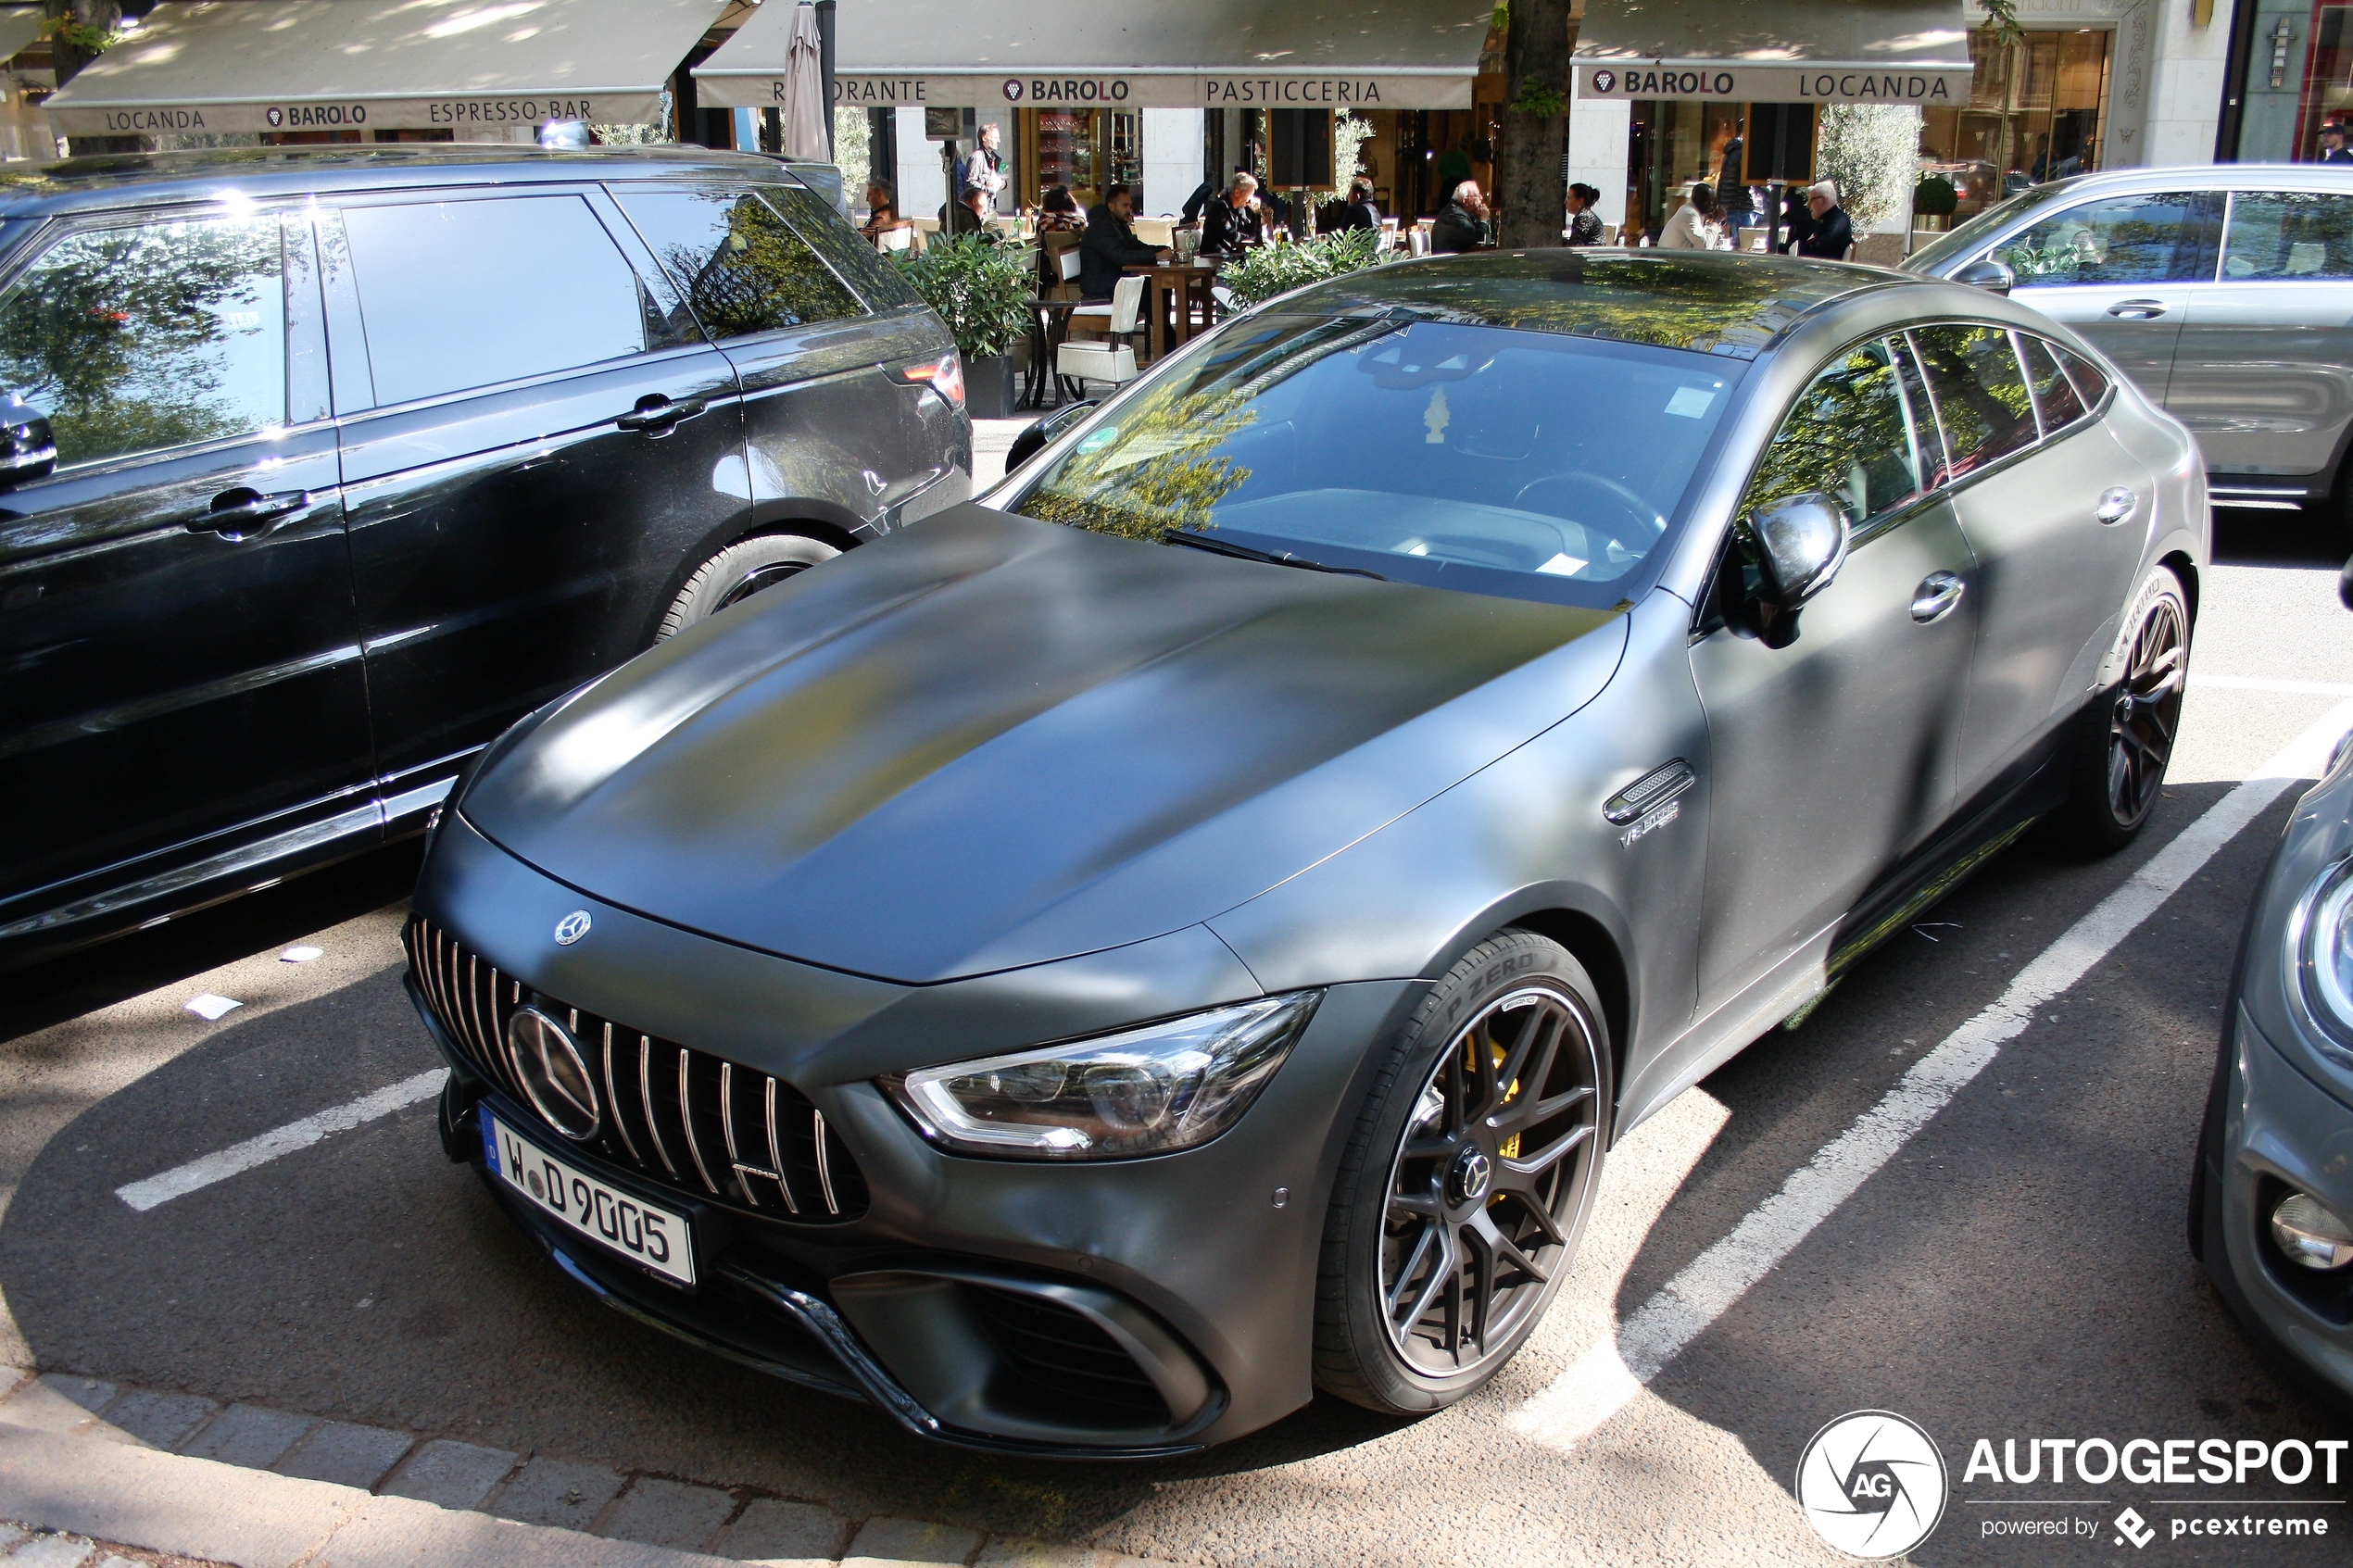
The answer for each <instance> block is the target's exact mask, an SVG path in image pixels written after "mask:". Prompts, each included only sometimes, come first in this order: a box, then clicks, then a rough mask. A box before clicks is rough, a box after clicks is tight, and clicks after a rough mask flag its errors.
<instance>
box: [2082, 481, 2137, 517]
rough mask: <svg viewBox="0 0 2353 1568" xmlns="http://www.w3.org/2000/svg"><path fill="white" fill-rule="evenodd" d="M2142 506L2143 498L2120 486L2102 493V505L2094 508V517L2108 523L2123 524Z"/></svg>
mask: <svg viewBox="0 0 2353 1568" xmlns="http://www.w3.org/2000/svg"><path fill="white" fill-rule="evenodd" d="M2140 504H2141V498H2140V497H2139V496H2138V495H2133V493H2132V492H2131V491H2130V490H2127V489H2125V488H2124V487H2123V486H2122V485H2118V486H2117V487H2116V488H2114V489H2113V490H2103V491H2101V492H2100V504H2099V505H2098V506H2096V507H2094V508H2092V515H2093V516H2094V517H2095V518H2098V519H2099V520H2100V521H2102V522H2106V523H2118V522H2122V521H2124V520H2125V519H2126V518H2128V517H2131V516H2132V515H2133V512H2134V510H2136V509H2137V508H2139V506H2140Z"/></svg>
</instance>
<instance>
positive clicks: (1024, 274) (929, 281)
mask: <svg viewBox="0 0 2353 1568" xmlns="http://www.w3.org/2000/svg"><path fill="white" fill-rule="evenodd" d="M892 259H893V260H894V261H896V262H897V263H898V264H899V270H900V271H902V272H904V273H905V274H906V275H907V281H908V282H911V283H912V284H913V285H914V287H915V292H916V293H917V294H920V295H923V296H924V303H925V304H926V305H928V306H930V307H932V309H933V310H934V311H935V312H936V313H937V315H938V317H939V319H940V320H941V321H943V322H945V323H946V324H947V327H948V332H949V334H950V336H952V337H953V338H954V339H955V340H956V352H957V353H958V354H959V355H960V356H962V357H963V361H964V406H965V407H966V408H969V409H970V410H971V411H972V416H973V418H975V419H976V420H1004V419H1011V418H1012V417H1013V402H1014V395H1013V350H1014V349H1015V348H1016V347H1018V346H1019V345H1021V344H1022V342H1023V341H1024V340H1025V339H1026V338H1027V337H1028V335H1029V332H1030V328H1031V327H1032V325H1033V324H1034V318H1033V317H1032V315H1031V313H1030V307H1029V297H1030V290H1031V286H1032V279H1031V277H1030V273H1029V269H1028V268H1026V267H1025V266H1024V265H1023V264H1022V260H1021V257H1020V255H1019V254H1018V253H1017V252H1015V251H1013V249H1012V248H1010V247H1008V246H1005V245H999V244H998V243H997V242H996V241H994V240H991V239H985V238H983V237H981V236H980V235H978V234H965V235H963V236H962V237H960V238H959V239H957V240H956V241H955V242H954V243H953V244H950V245H938V244H935V245H931V246H930V247H929V248H927V249H926V250H925V252H924V253H923V254H922V255H921V256H916V255H914V254H912V252H908V251H899V252H896V253H894V254H893V257H892Z"/></svg>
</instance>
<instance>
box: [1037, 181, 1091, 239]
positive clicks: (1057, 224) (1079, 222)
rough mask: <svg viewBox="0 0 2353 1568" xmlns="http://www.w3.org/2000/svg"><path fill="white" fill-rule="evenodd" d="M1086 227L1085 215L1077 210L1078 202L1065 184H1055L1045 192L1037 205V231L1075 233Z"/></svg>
mask: <svg viewBox="0 0 2353 1568" xmlns="http://www.w3.org/2000/svg"><path fill="white" fill-rule="evenodd" d="M1086 227H1087V215H1086V214H1085V213H1083V212H1081V211H1079V210H1078V203H1077V201H1076V198H1074V197H1073V196H1072V195H1071V194H1070V187H1069V186H1067V185H1056V186H1055V187H1054V188H1053V189H1052V190H1050V191H1048V192H1047V193H1046V199H1045V200H1044V201H1043V202H1042V203H1040V204H1039V205H1038V232H1039V233H1041V234H1076V233H1077V232H1079V231H1081V230H1083V229H1085V228H1086Z"/></svg>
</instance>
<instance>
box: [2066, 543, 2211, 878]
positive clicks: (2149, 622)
mask: <svg viewBox="0 0 2353 1568" xmlns="http://www.w3.org/2000/svg"><path fill="white" fill-rule="evenodd" d="M2124 624H2125V628H2126V630H2125V633H2124V640H2123V641H2122V643H2121V644H2120V647H2121V649H2122V652H2123V671H2122V673H2121V675H2120V678H2119V680H2118V681H2117V683H2116V684H2115V685H2114V686H2112V687H2110V688H2109V689H2108V694H2107V695H2106V696H2103V697H2102V698H2101V699H2100V700H2099V701H2097V702H2095V703H2094V704H2093V705H2092V707H2091V709H2089V710H2087V711H2086V712H2085V714H2084V716H2083V728H2082V734H2081V735H2080V737H2079V738H2078V740H2077V742H2076V756H2075V765H2074V776H2073V779H2072V782H2071V784H2070V793H2069V797H2068V801H2067V804H2066V805H2065V806H2064V807H2062V808H2060V809H2059V810H2058V811H2057V813H2056V814H2055V815H2054V816H2053V818H2052V820H2051V829H2052V832H2053V834H2055V835H2056V836H2057V838H2058V839H2059V840H2060V841H2061V842H2063V843H2066V844H2069V845H2071V846H2073V847H2077V848H2080V849H2085V850H2089V851H2091V852H2092V853H2094V854H2097V855H2107V854H2111V853H2113V852H2115V851H2116V850H2119V849H2121V848H2123V847H2124V846H2126V845H2127V844H2130V843H2132V842H2133V838H2134V836H2135V835H2137V834H2139V833H2140V831H2141V826H2142V824H2143V823H2145V822H2147V821H2148V818H2149V812H2150V811H2151V810H2152V809H2155V807H2156V805H2157V801H2158V792H2159V791H2160V790H2161V789H2162V787H2163V786H2164V784H2165V769H2166V765H2167V764H2168V763H2170V762H2171V760H2172V759H2173V741H2174V737H2175V736H2176V735H2177V734H2180V732H2181V727H2182V696H2183V687H2184V686H2186V685H2187V684H2188V682H2189V667H2190V614H2189V604H2188V600H2187V597H2186V596H2184V595H2183V591H2182V580H2181V579H2180V578H2179V577H2176V576H2175V575H2174V574H2173V572H2172V570H2171V568H2169V567H2162V566H2160V567H2158V569H2157V570H2156V571H2152V572H2150V573H2149V577H2148V581H2147V582H2146V583H2144V584H2143V585H2142V587H2141V591H2140V593H2139V595H2138V596H2135V597H2134V599H2133V613H2132V615H2131V616H2130V617H2129V618H2128V619H2127V620H2126V621H2125V623H2124Z"/></svg>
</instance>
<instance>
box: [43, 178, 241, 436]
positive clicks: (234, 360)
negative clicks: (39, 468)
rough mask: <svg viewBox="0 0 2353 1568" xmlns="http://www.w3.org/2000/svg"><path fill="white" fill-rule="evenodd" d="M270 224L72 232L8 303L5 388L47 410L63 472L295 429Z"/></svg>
mask: <svg viewBox="0 0 2353 1568" xmlns="http://www.w3.org/2000/svg"><path fill="white" fill-rule="evenodd" d="M278 227H279V225H278V219H277V217H276V216H275V215H274V214H251V215H247V216H245V217H240V218H209V219H191V220H182V221H177V222H169V223H145V224H141V225H139V226H137V227H135V228H123V229H99V230H92V231H88V232H82V233H75V234H68V235H67V236H65V237H64V238H63V239H61V240H59V241H58V242H57V244H56V245H51V246H50V247H49V248H48V249H47V250H46V251H44V252H43V253H42V254H41V256H40V257H38V258H36V259H35V260H34V261H33V263H32V265H31V267H30V268H29V269H28V270H26V271H25V272H24V273H23V274H22V275H20V276H19V278H18V279H17V281H16V282H14V283H12V284H10V285H9V286H8V289H7V291H6V294H5V295H0V383H6V384H7V385H9V386H11V387H13V388H15V389H16V390H17V391H19V392H20V393H22V394H23V395H24V397H25V400H26V401H27V402H30V403H34V404H37V405H39V406H40V407H41V408H44V409H45V410H46V411H47V412H48V415H49V420H50V424H51V426H52V428H53V429H54V431H55V432H56V434H57V462H58V465H59V466H60V467H69V466H71V465H73V464H76V463H95V462H103V461H105V460H106V459H107V458H122V457H129V456H132V455H133V454H135V453H140V452H159V451H162V450H164V449H166V448H168V447H172V446H183V445H189V444H190V443H193V442H199V441H218V440H222V439H224V438H226V437H229V436H235V435H247V434H250V433H253V432H255V431H258V430H262V429H265V428H267V427H269V426H271V425H277V424H283V423H284V422H285V418H286V295H285V286H284V282H283V263H282V260H281V257H280V252H279V240H278Z"/></svg>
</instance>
